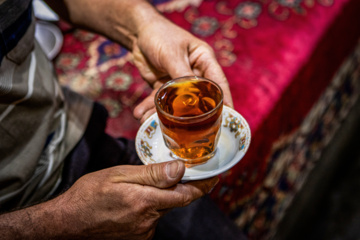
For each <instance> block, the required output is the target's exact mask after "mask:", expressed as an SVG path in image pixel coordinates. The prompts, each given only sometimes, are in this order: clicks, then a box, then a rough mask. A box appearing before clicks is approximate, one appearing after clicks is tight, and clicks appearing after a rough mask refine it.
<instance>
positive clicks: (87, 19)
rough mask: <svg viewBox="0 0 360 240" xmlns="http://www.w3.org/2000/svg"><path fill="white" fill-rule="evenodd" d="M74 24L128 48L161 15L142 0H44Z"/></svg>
mask: <svg viewBox="0 0 360 240" xmlns="http://www.w3.org/2000/svg"><path fill="white" fill-rule="evenodd" d="M47 3H48V4H49V5H50V6H51V7H52V8H53V9H54V10H55V11H57V12H59V13H60V15H61V16H62V17H64V18H65V19H67V20H68V21H69V22H71V23H72V24H74V25H77V26H79V27H82V28H86V29H89V30H92V31H94V32H97V33H100V34H102V35H105V36H106V37H108V38H110V39H112V40H114V41H117V42H119V43H121V44H123V45H124V46H125V47H127V48H129V49H132V46H133V43H134V41H135V40H136V37H137V35H138V33H139V32H140V31H141V29H142V28H144V27H145V25H146V24H148V23H149V22H153V21H156V20H158V19H161V20H164V19H165V18H164V17H162V16H161V14H159V13H158V12H157V10H156V9H155V8H154V7H153V6H152V5H151V4H150V3H148V2H147V1H146V0H131V1H130V0H102V1H98V0H63V1H59V0H47Z"/></svg>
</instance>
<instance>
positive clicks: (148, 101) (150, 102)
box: [133, 90, 156, 120]
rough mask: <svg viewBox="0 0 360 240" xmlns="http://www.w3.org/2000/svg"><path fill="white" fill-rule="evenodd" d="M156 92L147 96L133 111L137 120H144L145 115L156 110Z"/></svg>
mask: <svg viewBox="0 0 360 240" xmlns="http://www.w3.org/2000/svg"><path fill="white" fill-rule="evenodd" d="M155 93H156V91H155V90H154V91H153V92H152V93H151V94H150V95H149V96H147V97H146V98H145V99H144V100H143V101H142V102H141V103H140V104H139V105H137V106H136V107H135V109H134V111H133V115H134V117H135V118H136V119H137V120H142V118H143V117H144V114H145V113H146V112H148V111H149V110H151V109H155V102H154V97H155Z"/></svg>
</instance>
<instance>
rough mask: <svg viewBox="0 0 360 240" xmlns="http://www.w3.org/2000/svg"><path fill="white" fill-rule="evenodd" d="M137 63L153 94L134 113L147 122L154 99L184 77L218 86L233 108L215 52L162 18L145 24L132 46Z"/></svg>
mask: <svg viewBox="0 0 360 240" xmlns="http://www.w3.org/2000/svg"><path fill="white" fill-rule="evenodd" d="M133 55H134V63H135V65H136V67H137V68H138V69H139V71H140V73H141V75H142V77H143V78H144V79H145V80H146V81H147V82H148V83H149V84H150V85H151V86H152V87H153V89H154V90H153V92H152V93H151V94H150V95H149V96H148V97H147V98H146V99H145V100H144V101H143V102H142V103H140V104H139V105H138V106H137V107H136V108H135V110H134V116H135V118H137V119H139V120H140V122H144V121H145V120H146V119H147V118H148V117H149V116H150V115H151V114H153V113H154V112H155V104H154V96H155V93H156V91H157V89H158V88H159V87H160V86H161V85H162V84H163V83H164V82H166V81H168V80H170V79H174V78H177V77H182V76H194V75H197V76H201V77H205V78H208V79H211V80H213V81H215V82H217V83H218V84H219V85H220V87H221V88H222V90H223V93H224V104H225V105H228V106H230V107H233V102H232V98H231V93H230V89H229V85H228V81H227V79H226V77H225V75H224V73H223V71H222V69H221V67H220V65H219V64H218V62H217V60H216V58H215V54H214V52H213V50H212V48H211V47H210V46H209V45H208V44H207V43H206V42H204V41H202V40H200V39H198V38H196V37H194V36H193V35H192V34H190V33H189V32H187V31H185V30H183V29H182V28H180V27H178V26H176V25H175V24H173V23H171V22H170V21H168V20H167V19H165V18H163V17H159V19H157V18H155V19H152V21H151V22H150V23H146V24H144V25H143V26H142V27H141V28H140V30H139V33H138V36H137V39H136V41H134V45H133Z"/></svg>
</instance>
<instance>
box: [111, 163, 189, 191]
mask: <svg viewBox="0 0 360 240" xmlns="http://www.w3.org/2000/svg"><path fill="white" fill-rule="evenodd" d="M111 170H112V173H111V177H112V182H115V183H135V184H140V185H147V186H153V187H157V188H169V187H171V186H174V185H175V184H176V183H178V182H179V181H180V179H181V178H182V177H183V175H184V173H185V164H184V162H182V161H170V162H163V163H157V164H150V165H144V166H130V165H125V166H118V167H113V168H112V169H111Z"/></svg>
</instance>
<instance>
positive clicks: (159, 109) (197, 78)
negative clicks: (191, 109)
mask: <svg viewBox="0 0 360 240" xmlns="http://www.w3.org/2000/svg"><path fill="white" fill-rule="evenodd" d="M184 79H187V80H189V81H192V80H201V81H207V82H210V83H211V84H213V85H214V86H216V87H217V88H218V89H219V90H220V96H221V100H220V101H219V103H218V104H217V105H216V107H214V108H213V109H211V110H210V111H208V112H206V113H203V114H200V115H196V116H192V117H177V116H174V115H171V114H169V113H167V112H165V111H164V110H162V109H161V107H160V106H159V105H158V103H157V98H158V95H159V93H160V91H161V90H163V89H165V88H167V87H168V86H169V85H171V84H173V83H174V82H177V81H179V80H184ZM223 101H224V93H223V90H222V89H221V87H220V86H219V84H217V83H216V82H215V81H213V80H210V79H207V78H204V77H199V76H184V77H179V78H174V79H172V80H170V81H167V82H166V83H164V84H163V85H162V86H161V87H160V88H159V89H158V90H157V92H156V94H155V98H154V102H155V107H156V110H157V111H160V112H161V114H163V115H164V116H166V117H167V118H171V119H174V120H178V121H186V120H193V119H198V118H199V119H200V120H203V119H202V118H204V117H206V116H209V117H210V116H212V115H213V114H214V113H215V112H216V111H217V110H218V109H219V108H220V107H221V106H222V105H223Z"/></svg>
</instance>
